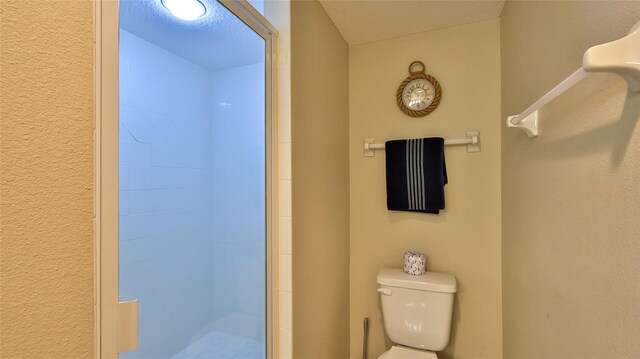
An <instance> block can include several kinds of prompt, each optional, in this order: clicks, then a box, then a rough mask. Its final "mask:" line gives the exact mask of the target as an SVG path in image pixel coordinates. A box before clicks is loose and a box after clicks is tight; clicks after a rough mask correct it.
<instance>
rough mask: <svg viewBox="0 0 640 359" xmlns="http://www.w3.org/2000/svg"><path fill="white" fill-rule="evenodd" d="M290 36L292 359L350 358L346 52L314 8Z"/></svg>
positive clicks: (300, 7) (306, 4)
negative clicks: (292, 214)
mask: <svg viewBox="0 0 640 359" xmlns="http://www.w3.org/2000/svg"><path fill="white" fill-rule="evenodd" d="M291 34H292V37H291V42H292V45H291V48H292V53H291V69H292V72H291V78H292V84H291V85H292V88H291V92H292V96H291V99H292V130H293V132H292V139H293V143H292V146H293V147H292V148H293V150H292V153H293V213H294V216H293V327H294V328H295V330H294V332H293V358H296V359H314V358H317V359H329V358H331V359H340V358H347V357H348V355H349V354H348V353H349V325H348V321H349V147H348V143H349V118H348V116H349V93H348V89H349V74H348V70H349V49H348V47H347V44H346V43H345V42H344V40H343V39H342V37H341V36H340V33H339V32H338V30H337V29H336V28H335V26H334V25H333V23H332V22H331V20H330V19H329V17H328V16H327V14H326V13H325V12H324V9H323V8H322V6H321V5H320V4H319V3H318V2H317V1H295V2H293V3H292V5H291Z"/></svg>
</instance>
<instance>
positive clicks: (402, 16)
mask: <svg viewBox="0 0 640 359" xmlns="http://www.w3.org/2000/svg"><path fill="white" fill-rule="evenodd" d="M320 3H321V4H322V6H323V7H324V9H325V11H326V12H327V14H328V15H329V17H330V18H331V20H333V22H334V24H335V25H336V27H337V28H338V30H340V33H341V34H342V37H344V39H345V41H347V43H349V44H352V45H353V44H361V43H365V42H371V41H378V40H384V39H390V38H393V37H398V36H403V35H408V34H415V33H418V32H423V31H429V30H435V29H441V28H444V27H449V26H455V25H462V24H469V23H472V22H477V21H482V20H489V19H494V18H497V17H499V16H500V13H501V12H502V8H503V7H504V3H505V0H500V1H492V0H486V1H485V0H476V1H468V0H446V1H431V0H413V1H407V0H320Z"/></svg>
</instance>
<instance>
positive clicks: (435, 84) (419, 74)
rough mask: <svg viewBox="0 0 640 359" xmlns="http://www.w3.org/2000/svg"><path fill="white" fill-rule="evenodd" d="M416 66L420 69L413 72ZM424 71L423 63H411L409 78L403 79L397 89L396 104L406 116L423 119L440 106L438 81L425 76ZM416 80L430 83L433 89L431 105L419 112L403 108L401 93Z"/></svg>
mask: <svg viewBox="0 0 640 359" xmlns="http://www.w3.org/2000/svg"><path fill="white" fill-rule="evenodd" d="M416 65H420V67H421V68H422V69H421V70H418V71H413V68H414V67H415V66H416ZM425 70H426V67H425V66H424V63H422V61H414V62H412V63H411V64H410V65H409V77H407V78H406V79H404V81H402V83H401V84H400V86H399V87H398V91H397V92H396V102H397V103H398V107H399V108H400V110H401V111H402V112H404V114H405V115H407V116H411V117H424V116H426V115H428V114H430V113H431V112H433V111H434V110H435V109H436V108H438V105H440V99H441V98H442V88H441V87H440V83H438V80H436V78H435V77H433V76H431V75H429V74H427V73H426V72H425ZM416 79H424V80H427V81H429V82H431V84H432V85H433V88H434V89H435V94H434V98H433V102H431V104H430V105H429V106H428V107H427V108H425V109H423V110H420V111H414V110H412V109H410V108H408V107H407V106H405V104H404V101H402V92H403V91H404V88H405V87H406V86H407V85H408V84H409V83H410V82H411V81H413V80H416Z"/></svg>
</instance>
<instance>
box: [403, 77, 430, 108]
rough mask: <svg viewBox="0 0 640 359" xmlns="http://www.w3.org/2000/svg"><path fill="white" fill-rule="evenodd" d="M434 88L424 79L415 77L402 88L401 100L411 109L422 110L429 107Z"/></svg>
mask: <svg viewBox="0 0 640 359" xmlns="http://www.w3.org/2000/svg"><path fill="white" fill-rule="evenodd" d="M435 94H436V89H435V88H434V86H433V84H432V83H431V82H429V81H427V80H426V79H415V80H413V81H411V82H409V83H408V84H407V86H405V87H404V90H402V102H404V105H405V106H406V107H407V108H408V109H410V110H413V111H422V110H424V109H425V108H427V107H429V105H431V103H432V102H433V99H434V98H435Z"/></svg>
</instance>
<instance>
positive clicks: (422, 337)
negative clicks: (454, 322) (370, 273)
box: [378, 268, 456, 359]
mask: <svg viewBox="0 0 640 359" xmlns="http://www.w3.org/2000/svg"><path fill="white" fill-rule="evenodd" d="M378 284H379V286H378V292H380V299H381V301H382V315H383V317H384V329H385V331H386V333H387V335H388V336H389V338H390V339H391V340H392V341H393V343H394V346H392V347H391V349H389V350H388V351H386V352H384V353H383V354H382V355H381V356H380V357H379V358H378V359H436V358H438V356H437V355H436V353H435V352H437V351H440V350H442V349H444V348H445V347H446V346H447V343H449V334H450V332H451V314H452V311H453V296H454V294H455V292H456V278H455V277H454V276H452V275H450V274H443V273H434V272H427V273H426V274H424V275H419V276H413V275H409V274H405V273H404V272H403V271H402V269H398V268H382V269H381V270H380V271H379V272H378Z"/></svg>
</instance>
